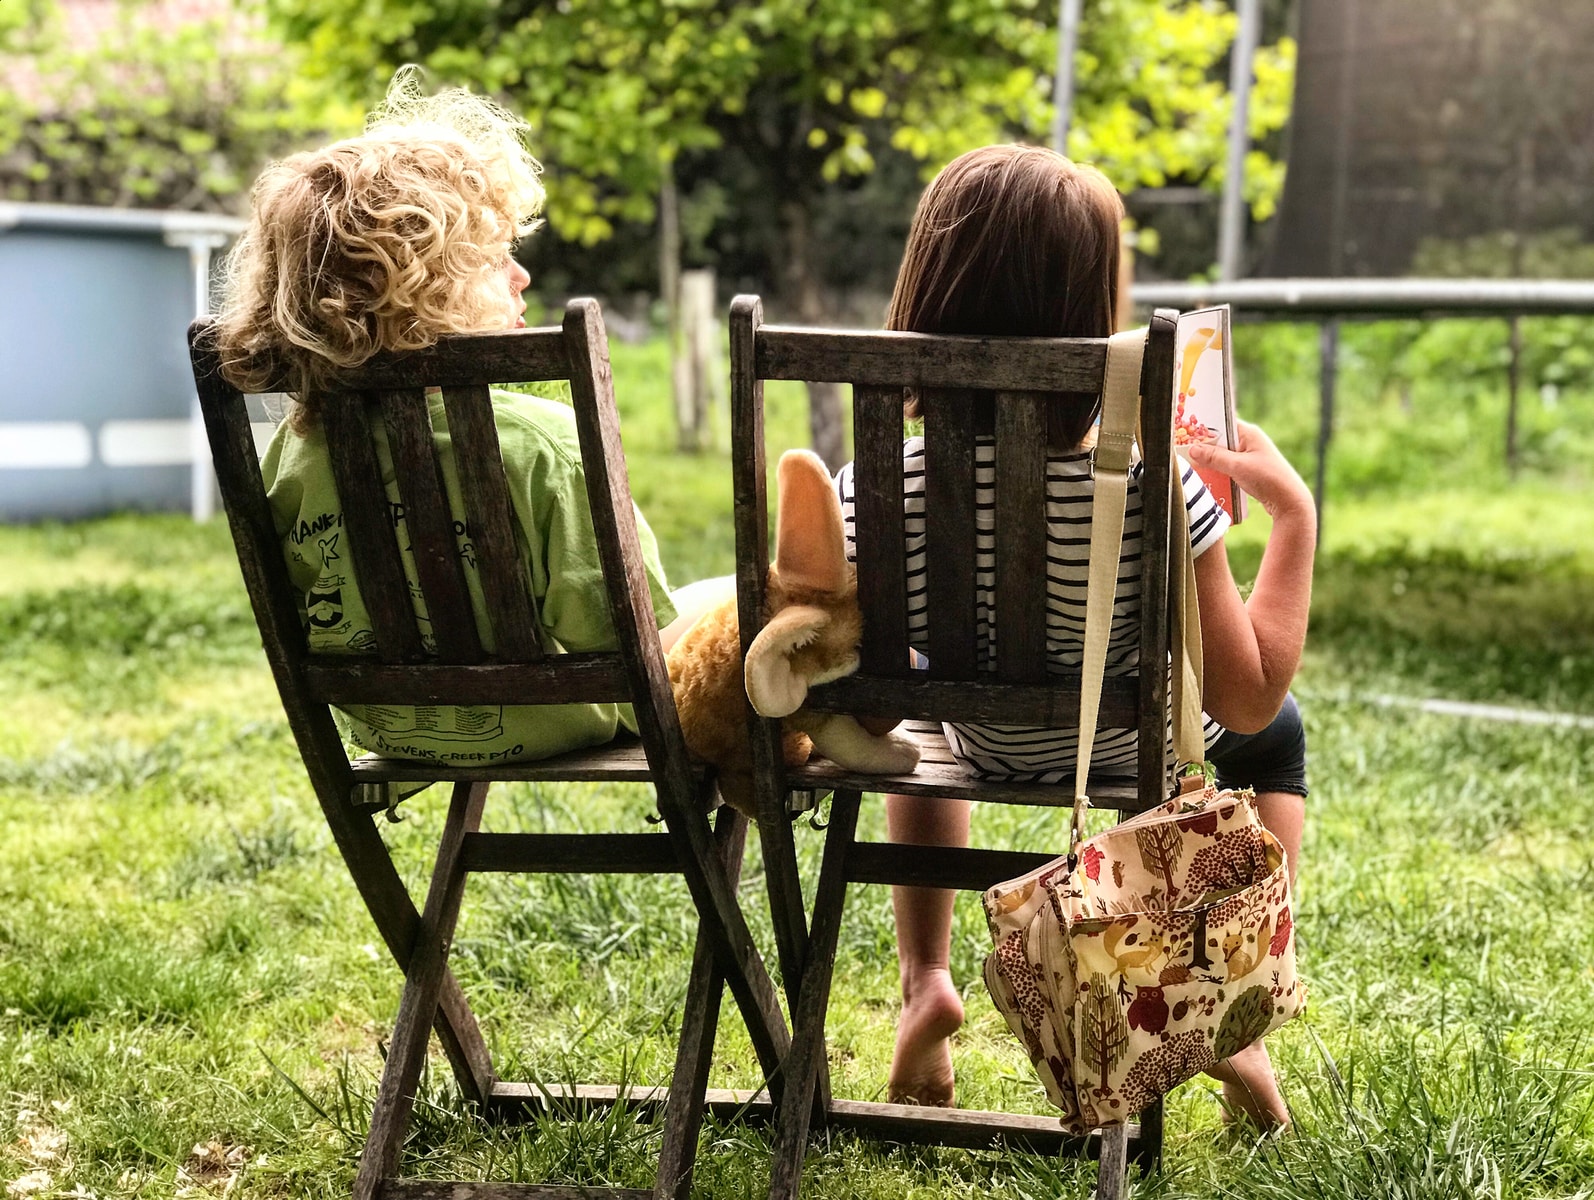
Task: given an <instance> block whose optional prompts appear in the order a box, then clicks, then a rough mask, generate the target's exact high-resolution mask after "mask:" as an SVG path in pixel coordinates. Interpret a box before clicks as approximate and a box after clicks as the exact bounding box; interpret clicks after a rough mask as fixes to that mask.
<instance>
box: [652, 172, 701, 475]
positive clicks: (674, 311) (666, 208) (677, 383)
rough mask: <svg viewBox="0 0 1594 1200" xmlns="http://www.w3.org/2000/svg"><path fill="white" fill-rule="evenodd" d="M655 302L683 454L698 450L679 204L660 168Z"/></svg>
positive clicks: (671, 174)
mask: <svg viewBox="0 0 1594 1200" xmlns="http://www.w3.org/2000/svg"><path fill="white" fill-rule="evenodd" d="M659 299H661V300H663V301H664V313H665V319H664V324H665V337H666V338H667V339H668V341H669V346H670V394H671V396H672V397H673V399H674V401H675V445H676V449H678V450H680V451H682V452H683V453H688V454H690V453H694V452H695V451H697V450H698V449H699V446H698V440H697V427H696V422H695V421H694V419H693V415H694V405H693V402H692V379H691V364H690V362H688V360H687V359H686V357H685V356H684V355H683V354H682V353H681V203H680V194H679V193H678V192H677V191H676V188H675V171H674V168H673V167H671V166H668V165H666V166H665V168H664V180H663V182H662V183H661V184H660V185H659Z"/></svg>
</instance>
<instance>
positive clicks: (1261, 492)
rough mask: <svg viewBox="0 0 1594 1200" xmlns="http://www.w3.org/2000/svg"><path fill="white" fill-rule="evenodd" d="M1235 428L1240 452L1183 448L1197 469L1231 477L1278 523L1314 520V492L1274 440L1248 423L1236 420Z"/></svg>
mask: <svg viewBox="0 0 1594 1200" xmlns="http://www.w3.org/2000/svg"><path fill="white" fill-rule="evenodd" d="M1235 425H1236V427H1237V429H1238V432H1239V443H1240V448H1239V449H1238V450H1228V449H1225V448H1223V447H1221V446H1212V445H1207V444H1205V443H1201V442H1192V443H1191V444H1190V445H1188V446H1185V447H1184V448H1183V449H1184V452H1185V454H1186V455H1187V456H1188V457H1189V459H1190V461H1191V462H1192V463H1194V464H1195V465H1196V466H1198V467H1207V468H1210V469H1211V470H1214V471H1221V472H1223V473H1224V474H1225V475H1228V476H1229V477H1230V478H1231V479H1233V480H1234V482H1235V483H1237V484H1239V485H1240V487H1241V489H1242V490H1243V491H1244V492H1245V493H1246V495H1248V496H1252V497H1254V498H1255V499H1256V501H1257V503H1259V504H1260V505H1261V506H1262V507H1263V508H1264V509H1266V510H1267V515H1268V516H1270V517H1272V518H1273V519H1274V520H1275V521H1276V520H1278V519H1279V517H1281V516H1286V515H1296V514H1299V515H1302V516H1307V515H1310V516H1311V517H1312V518H1314V520H1315V518H1316V515H1317V507H1316V504H1315V502H1314V501H1313V499H1312V493H1311V491H1310V490H1309V489H1308V488H1307V486H1306V484H1305V482H1303V481H1302V479H1301V477H1300V476H1299V475H1298V474H1296V472H1295V468H1294V467H1292V466H1290V464H1289V460H1288V459H1286V458H1285V457H1284V456H1283V455H1282V454H1280V453H1279V451H1278V447H1277V446H1275V445H1274V444H1273V440H1272V439H1271V438H1270V437H1268V435H1267V434H1265V433H1263V432H1262V430H1261V429H1260V428H1259V427H1257V426H1255V425H1252V424H1251V423H1249V422H1248V421H1236V422H1235Z"/></svg>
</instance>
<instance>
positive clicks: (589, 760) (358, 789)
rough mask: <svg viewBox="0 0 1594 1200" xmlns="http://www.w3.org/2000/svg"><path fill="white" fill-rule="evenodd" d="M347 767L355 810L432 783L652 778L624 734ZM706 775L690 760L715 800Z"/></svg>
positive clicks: (637, 746)
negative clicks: (494, 755)
mask: <svg viewBox="0 0 1594 1200" xmlns="http://www.w3.org/2000/svg"><path fill="white" fill-rule="evenodd" d="M349 766H350V768H351V769H352V770H353V772H354V787H353V788H352V790H351V793H350V794H351V797H352V802H353V804H354V807H355V808H356V809H360V810H365V811H380V810H381V809H385V808H389V807H391V806H392V805H393V804H394V803H396V802H397V801H398V800H400V799H402V798H405V797H407V796H410V795H413V794H414V793H415V792H416V791H419V790H420V788H421V787H422V786H427V785H430V784H433V783H445V782H446V783H528V782H529V783H537V782H544V781H547V782H554V781H559V782H566V781H573V782H578V783H648V782H650V781H651V780H652V778H653V776H652V775H651V774H650V773H649V770H648V759H647V754H646V753H645V752H644V751H643V749H642V742H641V740H640V739H638V738H635V737H632V736H631V735H630V734H624V733H622V734H621V735H620V736H618V737H616V738H615V739H614V740H613V741H610V742H605V743H604V744H603V745H601V746H589V747H587V748H585V749H582V750H572V751H570V752H569V753H568V754H556V755H554V756H553V757H552V758H540V759H537V760H536V761H535V762H521V763H486V764H483V765H480V766H466V765H462V764H455V765H444V764H442V763H424V762H415V761H413V760H411V759H405V758H383V757H382V756H381V755H378V754H366V755H362V756H361V757H359V758H356V759H354V760H353V761H352V762H350V764H349ZM707 776H708V768H707V767H705V766H704V765H702V764H701V763H693V764H692V781H693V783H694V784H696V785H698V787H697V790H696V794H698V795H706V796H711V797H713V798H714V800H715V802H716V804H717V801H718V795H719V794H718V792H716V791H713V790H712V789H708V788H704V787H702V786H701V785H702V784H703V783H704V781H705V780H706V778H707Z"/></svg>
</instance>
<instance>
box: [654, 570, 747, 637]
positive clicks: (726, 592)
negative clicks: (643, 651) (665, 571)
mask: <svg viewBox="0 0 1594 1200" xmlns="http://www.w3.org/2000/svg"><path fill="white" fill-rule="evenodd" d="M735 595H736V576H734V575H720V576H716V577H715V578H713V579H699V580H698V581H697V582H696V583H689V584H687V585H686V586H685V587H681V588H677V589H676V590H675V591H673V592H671V593H670V599H671V600H672V601H674V603H675V620H673V621H671V622H670V623H669V624H668V625H666V626H665V627H664V628H663V629H661V630H659V642H660V643H661V644H662V645H663V646H664V652H665V653H666V654H668V653H669V652H670V647H671V646H673V645H675V643H676V642H677V641H678V640H679V639H680V636H681V635H682V634H683V633H685V632H686V631H687V630H688V629H690V628H692V626H693V625H695V624H696V623H697V619H698V618H699V617H701V616H702V615H703V614H704V613H706V612H707V611H708V610H709V609H711V608H714V607H716V606H718V605H719V604H721V603H723V602H724V601H726V600H730V599H732V598H733V597H735Z"/></svg>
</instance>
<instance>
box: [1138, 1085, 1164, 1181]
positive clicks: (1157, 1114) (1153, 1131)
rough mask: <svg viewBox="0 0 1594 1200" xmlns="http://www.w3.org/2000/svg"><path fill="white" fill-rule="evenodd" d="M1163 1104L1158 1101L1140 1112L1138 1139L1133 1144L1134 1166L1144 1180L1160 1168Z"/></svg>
mask: <svg viewBox="0 0 1594 1200" xmlns="http://www.w3.org/2000/svg"><path fill="white" fill-rule="evenodd" d="M1162 1117H1163V1102H1162V1101H1161V1100H1158V1101H1157V1102H1156V1103H1155V1104H1152V1105H1149V1106H1148V1107H1146V1108H1143V1109H1141V1110H1140V1137H1139V1139H1138V1140H1137V1142H1136V1144H1135V1157H1134V1164H1135V1166H1137V1167H1139V1168H1140V1175H1141V1177H1142V1178H1144V1177H1145V1176H1147V1175H1150V1174H1152V1173H1153V1172H1155V1171H1157V1170H1158V1169H1159V1168H1160V1167H1161V1166H1162Z"/></svg>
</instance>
